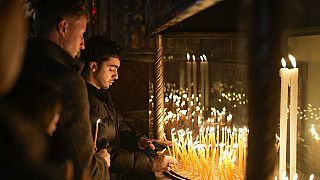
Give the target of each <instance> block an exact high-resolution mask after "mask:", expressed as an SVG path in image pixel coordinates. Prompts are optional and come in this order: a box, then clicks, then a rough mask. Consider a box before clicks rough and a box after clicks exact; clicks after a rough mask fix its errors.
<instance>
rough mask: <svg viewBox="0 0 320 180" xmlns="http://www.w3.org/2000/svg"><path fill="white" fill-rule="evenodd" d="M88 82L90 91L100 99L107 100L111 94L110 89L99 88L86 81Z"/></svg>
mask: <svg viewBox="0 0 320 180" xmlns="http://www.w3.org/2000/svg"><path fill="white" fill-rule="evenodd" d="M86 84H87V89H88V91H89V92H91V93H92V94H93V95H94V96H96V97H97V98H98V99H99V100H100V101H103V102H107V101H106V100H107V99H108V96H109V89H98V88H96V87H95V86H94V85H92V84H90V83H88V82H86Z"/></svg>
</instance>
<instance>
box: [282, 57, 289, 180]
mask: <svg viewBox="0 0 320 180" xmlns="http://www.w3.org/2000/svg"><path fill="white" fill-rule="evenodd" d="M281 63H282V66H283V68H281V69H280V71H279V75H280V78H281V94H280V155H279V176H280V175H282V174H283V173H284V174H286V149H287V119H288V116H287V107H288V85H289V80H290V74H289V70H288V68H286V62H285V60H284V59H283V58H282V59H281Z"/></svg>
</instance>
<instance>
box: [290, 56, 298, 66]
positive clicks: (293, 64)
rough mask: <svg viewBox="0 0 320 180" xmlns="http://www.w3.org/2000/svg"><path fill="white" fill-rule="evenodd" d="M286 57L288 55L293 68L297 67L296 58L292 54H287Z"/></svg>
mask: <svg viewBox="0 0 320 180" xmlns="http://www.w3.org/2000/svg"><path fill="white" fill-rule="evenodd" d="M288 57H289V60H290V62H291V64H292V66H293V67H294V68H295V67H297V63H296V58H295V57H294V56H292V55H291V54H289V55H288Z"/></svg>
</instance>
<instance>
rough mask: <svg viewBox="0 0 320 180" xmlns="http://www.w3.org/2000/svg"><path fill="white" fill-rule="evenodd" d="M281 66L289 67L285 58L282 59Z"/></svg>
mask: <svg viewBox="0 0 320 180" xmlns="http://www.w3.org/2000/svg"><path fill="white" fill-rule="evenodd" d="M281 64H282V67H284V68H285V67H286V66H287V63H286V60H284V58H281Z"/></svg>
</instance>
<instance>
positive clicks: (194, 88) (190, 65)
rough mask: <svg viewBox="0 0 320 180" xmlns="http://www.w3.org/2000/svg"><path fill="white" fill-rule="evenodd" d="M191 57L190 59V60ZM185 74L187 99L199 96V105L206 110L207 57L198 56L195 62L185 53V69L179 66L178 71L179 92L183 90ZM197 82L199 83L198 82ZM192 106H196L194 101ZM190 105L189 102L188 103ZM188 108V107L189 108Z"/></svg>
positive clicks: (207, 86)
mask: <svg viewBox="0 0 320 180" xmlns="http://www.w3.org/2000/svg"><path fill="white" fill-rule="evenodd" d="M191 57H192V59H191ZM198 62H199V63H200V79H199V77H198V74H199V66H198V64H199V63H198ZM185 74H186V75H187V90H188V97H191V96H192V95H194V96H195V97H197V96H198V94H201V95H202V96H199V97H200V103H201V105H202V106H204V107H205V108H206V109H207V108H208V106H209V91H210V88H209V62H208V60H207V56H206V55H205V54H203V55H201V56H200V59H199V60H198V61H197V59H196V56H195V55H192V56H191V55H190V54H189V53H187V61H186V68H185V65H184V64H182V65H180V71H179V87H180V90H182V89H185V85H184V84H185ZM198 80H199V81H198ZM198 82H200V92H199V93H198V88H199V87H198V86H199V84H198ZM193 100H194V101H193V104H196V101H195V99H193ZM189 103H191V100H190V101H189ZM189 107H190V106H189Z"/></svg>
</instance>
